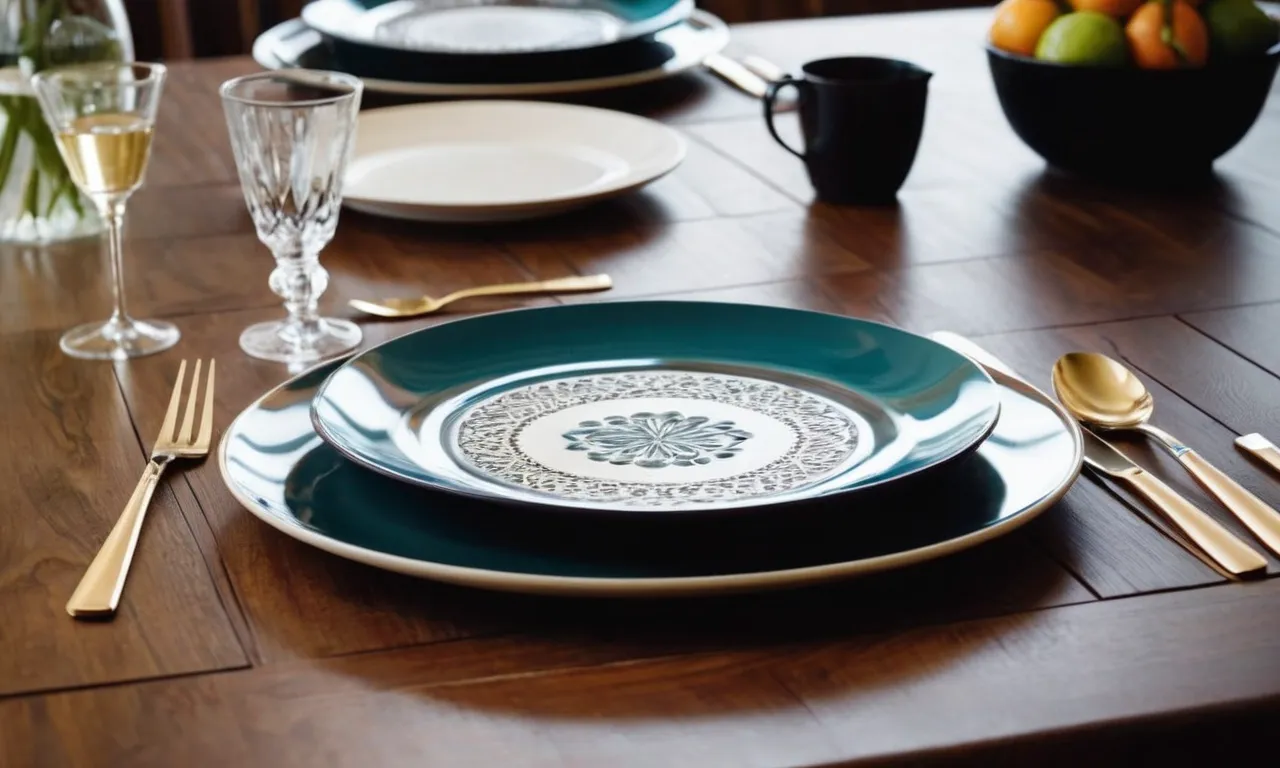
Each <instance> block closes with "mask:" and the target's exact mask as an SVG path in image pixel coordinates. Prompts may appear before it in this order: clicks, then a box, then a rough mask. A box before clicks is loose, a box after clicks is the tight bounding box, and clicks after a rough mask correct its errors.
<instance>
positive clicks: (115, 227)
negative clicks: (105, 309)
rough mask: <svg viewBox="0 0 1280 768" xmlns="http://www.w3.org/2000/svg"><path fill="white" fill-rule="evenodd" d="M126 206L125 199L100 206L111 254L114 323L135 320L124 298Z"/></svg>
mask: <svg viewBox="0 0 1280 768" xmlns="http://www.w3.org/2000/svg"><path fill="white" fill-rule="evenodd" d="M124 208H125V203H124V200H106V201H104V202H103V203H102V204H101V205H99V208H98V210H99V213H100V214H101V215H102V218H103V220H104V221H106V223H107V249H108V251H109V252H110V254H111V296H112V298H113V299H114V300H115V308H114V309H113V310H112V312H111V320H110V322H111V323H112V324H114V325H127V324H129V323H131V322H133V321H132V320H131V319H130V318H129V309H128V307H127V306H125V300H124Z"/></svg>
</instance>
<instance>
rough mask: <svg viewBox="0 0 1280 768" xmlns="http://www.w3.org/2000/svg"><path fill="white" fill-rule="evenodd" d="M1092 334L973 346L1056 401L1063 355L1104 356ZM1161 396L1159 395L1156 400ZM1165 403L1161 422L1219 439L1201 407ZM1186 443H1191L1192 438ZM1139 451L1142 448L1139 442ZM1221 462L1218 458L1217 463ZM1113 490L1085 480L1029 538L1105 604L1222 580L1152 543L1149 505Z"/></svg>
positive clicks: (1148, 455)
mask: <svg viewBox="0 0 1280 768" xmlns="http://www.w3.org/2000/svg"><path fill="white" fill-rule="evenodd" d="M1088 333H1089V331H1088V330H1087V329H1065V330H1059V331H1032V332H1023V333H1013V334H1002V335H998V336H983V337H977V338H975V339H974V340H975V341H976V342H977V343H979V344H980V345H982V347H983V348H984V349H987V350H988V351H990V352H991V353H992V354H994V355H996V356H997V357H999V358H1000V359H1001V360H1004V361H1005V362H1006V363H1007V364H1009V365H1010V366H1011V367H1013V368H1014V369H1015V370H1017V371H1018V372H1019V373H1020V374H1021V375H1022V376H1024V377H1025V378H1026V379H1027V380H1028V381H1030V382H1031V383H1032V384H1034V385H1035V386H1037V387H1039V388H1040V389H1041V390H1042V391H1043V392H1046V393H1049V394H1050V395H1052V392H1053V389H1052V386H1051V385H1050V382H1049V373H1050V370H1051V369H1052V367H1053V363H1054V361H1055V360H1057V359H1058V357H1059V356H1060V355H1063V354H1066V353H1067V352H1072V351H1078V350H1101V351H1105V349H1104V347H1103V346H1102V343H1101V341H1100V339H1099V338H1097V337H1090V336H1089V335H1087V334H1088ZM1159 394H1160V393H1159V392H1158V391H1157V397H1159ZM1160 402H1161V405H1160V407H1161V413H1162V415H1163V414H1165V413H1166V412H1169V415H1170V418H1172V419H1176V420H1177V422H1178V425H1179V426H1184V427H1186V428H1187V429H1189V430H1192V431H1193V432H1195V433H1197V434H1199V433H1202V432H1203V431H1204V430H1208V431H1209V432H1210V433H1211V434H1212V433H1213V431H1214V426H1215V425H1212V424H1207V423H1206V420H1205V419H1204V418H1203V414H1201V413H1199V412H1198V411H1196V409H1195V408H1193V407H1190V406H1188V405H1187V404H1186V403H1183V402H1180V401H1178V400H1177V399H1176V398H1170V397H1165V398H1164V399H1163V400H1162V401H1160ZM1173 426H1174V424H1173V423H1172V422H1171V423H1170V427H1169V428H1170V429H1173ZM1108 437H1111V436H1108ZM1186 439H1188V440H1190V439H1191V435H1190V434H1189V435H1188V436H1187V438H1186ZM1125 442H1126V445H1125V446H1124V447H1125V450H1126V451H1127V452H1131V453H1133V455H1134V456H1135V458H1136V457H1138V456H1141V457H1142V458H1143V460H1144V462H1146V463H1147V466H1149V467H1153V468H1156V466H1158V467H1159V475H1160V476H1161V477H1162V478H1163V479H1165V480H1168V481H1170V482H1172V483H1174V484H1175V485H1176V486H1177V487H1178V488H1179V490H1184V491H1186V490H1188V488H1187V485H1186V483H1184V482H1179V481H1181V480H1182V479H1183V478H1182V477H1180V475H1183V474H1185V473H1184V471H1183V470H1182V469H1181V468H1179V467H1177V466H1176V465H1175V466H1173V467H1170V466H1167V465H1164V464H1157V463H1156V462H1151V461H1150V460H1151V459H1152V458H1154V455H1153V453H1152V452H1150V451H1146V452H1138V451H1134V450H1133V448H1132V446H1133V445H1134V444H1133V442H1132V441H1125ZM1137 447H1138V448H1142V447H1144V446H1142V444H1141V443H1138V444H1137ZM1217 456H1218V454H1216V453H1215V458H1216V457H1217ZM1153 465H1155V466H1153ZM1234 466H1236V465H1233V467H1234ZM1108 490H1110V491H1111V492H1110V493H1109V492H1108ZM1115 490H1116V489H1115V488H1114V487H1113V486H1103V485H1101V484H1100V482H1099V481H1098V480H1096V479H1094V478H1092V477H1089V476H1087V475H1086V476H1085V477H1083V478H1081V480H1080V481H1079V482H1077V483H1076V485H1075V486H1074V487H1073V488H1072V489H1071V491H1070V492H1069V493H1068V494H1067V497H1066V499H1065V500H1064V501H1063V503H1061V504H1059V505H1058V506H1057V507H1056V508H1054V510H1052V512H1050V513H1049V514H1047V515H1045V517H1044V518H1043V519H1041V520H1038V521H1036V522H1035V523H1034V524H1033V525H1032V526H1031V527H1030V528H1029V531H1028V532H1029V533H1030V534H1031V535H1032V536H1033V537H1034V538H1035V539H1036V540H1037V541H1038V542H1040V544H1041V545H1042V546H1044V547H1045V548H1046V549H1047V550H1048V551H1050V552H1052V553H1053V555H1054V557H1055V558H1057V559H1058V561H1059V562H1061V563H1063V564H1064V566H1065V567H1066V568H1067V569H1068V570H1070V571H1071V572H1072V573H1074V574H1076V575H1077V576H1078V577H1080V578H1081V579H1083V580H1084V582H1085V583H1086V584H1088V585H1089V586H1090V588H1092V589H1093V590H1094V591H1095V592H1097V593H1098V594H1100V595H1102V596H1103V597H1119V596H1124V595H1131V594H1135V593H1143V592H1153V591H1158V590H1167V589H1178V588H1183V587H1191V586H1198V585H1204V584H1213V583H1218V582H1220V581H1221V580H1222V578H1221V577H1220V576H1219V575H1218V574H1217V573H1215V572H1214V571H1212V570H1211V569H1209V568H1208V567H1206V566H1205V565H1203V564H1202V563H1201V562H1200V561H1199V560H1197V559H1195V558H1194V557H1193V556H1191V555H1189V554H1187V553H1186V552H1184V551H1183V550H1182V549H1181V547H1179V546H1178V545H1177V544H1175V543H1174V542H1172V541H1170V540H1169V539H1168V538H1166V537H1164V536H1153V535H1152V533H1153V531H1152V528H1151V526H1150V525H1148V523H1147V522H1145V521H1144V520H1143V519H1142V518H1141V517H1139V516H1138V514H1137V512H1135V509H1136V510H1143V509H1145V507H1144V506H1143V503H1142V502H1141V501H1140V500H1136V499H1133V498H1132V497H1129V496H1127V495H1125V496H1123V498H1125V499H1126V501H1127V504H1126V503H1123V502H1121V501H1120V500H1119V499H1118V498H1117V497H1116V496H1115V495H1113V493H1114V492H1115ZM1192 498H1195V499H1196V500H1197V501H1199V502H1200V503H1201V504H1202V506H1205V505H1208V504H1211V503H1212V501H1210V500H1206V499H1205V498H1203V496H1202V495H1200V494H1199V493H1198V492H1194V494H1193V495H1192Z"/></svg>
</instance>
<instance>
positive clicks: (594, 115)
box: [343, 101, 685, 223]
mask: <svg viewBox="0 0 1280 768" xmlns="http://www.w3.org/2000/svg"><path fill="white" fill-rule="evenodd" d="M684 155H685V141H684V139H683V138H682V137H681V136H680V134H679V133H677V132H676V131H674V130H672V129H671V128H668V127H666V126H664V125H662V124H661V123H657V122H654V121H652V120H649V119H647V118H643V117H637V116H635V115H629V114H626V113H623V112H614V111H611V110H607V109H597V108H594V107H580V106H573V105H568V104H547V103H536V102H520V101H468V102H448V103H442V104H412V105H408V106H403V107H390V108H387V109H377V110H370V111H367V112H363V113H361V115H360V123H359V130H358V133H357V137H356V150H355V155H354V157H353V158H352V160H351V163H350V165H349V166H348V169H347V175H346V181H345V184H344V189H343V197H344V200H345V202H346V204H347V205H348V206H349V207H351V208H353V209H355V210H358V211H362V212H364V213H370V214H374V215H378V216H389V217H392V218H398V219H410V220H414V221H434V222H458V223H464V222H465V223H478V222H494V221H515V220H518V219H529V218H535V217H540V216H549V215H552V214H556V213H562V212H564V211H568V210H571V209H573V208H578V207H581V206H584V205H587V204H590V203H593V202H596V201H598V200H603V199H605V198H609V197H614V196H617V195H621V194H624V193H627V192H630V191H632V190H635V189H638V188H640V187H642V186H644V185H646V184H648V183H650V182H652V181H654V180H656V179H658V178H660V177H662V176H664V175H666V174H667V173H670V172H671V171H672V170H673V169H674V168H675V167H676V166H678V165H679V164H680V161H681V160H683V159H684Z"/></svg>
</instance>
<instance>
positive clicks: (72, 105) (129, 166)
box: [31, 62, 179, 360]
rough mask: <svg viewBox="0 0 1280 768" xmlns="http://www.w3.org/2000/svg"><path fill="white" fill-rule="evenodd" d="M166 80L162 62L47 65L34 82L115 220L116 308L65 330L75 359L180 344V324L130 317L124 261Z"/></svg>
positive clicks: (78, 180) (75, 172) (65, 346)
mask: <svg viewBox="0 0 1280 768" xmlns="http://www.w3.org/2000/svg"><path fill="white" fill-rule="evenodd" d="M164 78H165V68H164V66H163V65H161V64H132V63H129V64H118V63H114V62H102V63H96V64H85V65H79V66H73V67H65V68H60V69H50V70H46V71H44V72H40V73H38V74H36V75H35V77H33V78H32V80H31V82H32V85H33V86H34V87H35V92H36V96H37V97H38V98H39V100H40V106H41V108H42V110H43V111H44V117H45V120H46V121H47V122H48V123H49V127H50V129H52V131H53V135H54V137H55V138H56V140H57V144H58V150H59V151H60V152H61V153H62V159H63V160H64V161H65V162H66V164H67V170H68V171H69V172H70V174H71V179H72V181H74V182H75V184H76V186H77V187H79V188H80V191H81V192H83V193H84V194H85V196H86V197H88V198H89V199H90V200H92V201H93V204H94V206H95V207H97V209H98V213H99V214H100V215H101V216H102V219H103V221H105V222H106V223H107V245H108V247H109V249H110V253H111V292H112V295H113V296H114V298H115V310H114V311H113V312H112V314H111V317H110V319H108V320H107V321H106V322H105V323H91V324H89V325H82V326H79V327H78V328H73V329H71V330H70V331H68V332H67V333H66V334H64V335H63V337H62V342H61V346H62V351H64V352H66V353H67V354H69V355H72V356H74V357H85V358H92V359H99V360H127V359H129V358H131V357H141V356H142V355H150V354H153V353H155V352H160V351H162V350H165V349H168V348H169V347H172V346H173V345H174V344H176V343H177V342H178V338H179V334H178V329H177V328H175V327H174V326H173V324H171V323H166V322H163V321H160V320H135V319H134V318H132V317H130V316H129V312H128V309H127V307H126V306H125V300H124V269H123V265H122V262H123V257H124V253H123V251H124V243H123V231H124V213H125V204H126V203H127V201H128V200H129V195H131V194H133V192H134V190H136V189H137V188H138V187H140V186H142V180H143V177H144V176H145V175H146V172H147V161H148V160H149V159H150V157H151V137H152V133H153V132H154V126H155V120H156V108H157V107H158V105H159V103H160V90H161V87H162V86H163V84H164Z"/></svg>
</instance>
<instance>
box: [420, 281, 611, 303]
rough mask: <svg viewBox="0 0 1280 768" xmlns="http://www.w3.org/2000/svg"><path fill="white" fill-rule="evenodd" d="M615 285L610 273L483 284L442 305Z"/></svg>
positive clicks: (459, 293)
mask: <svg viewBox="0 0 1280 768" xmlns="http://www.w3.org/2000/svg"><path fill="white" fill-rule="evenodd" d="M612 287H613V280H611V279H610V278H609V276H608V275H585V276H581V275H575V276H573V277H560V278H556V279H554V280H539V281H537V282H532V283H500V284H498V285H482V286H478V287H476V288H467V289H465V290H461V291H458V292H457V293H451V294H449V295H448V296H446V297H444V298H443V299H441V300H440V306H444V305H445V304H451V303H453V302H455V301H457V300H458V299H470V298H474V297H476V296H511V295H514V294H517V293H565V292H569V291H603V290H605V289H606V288H612Z"/></svg>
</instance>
